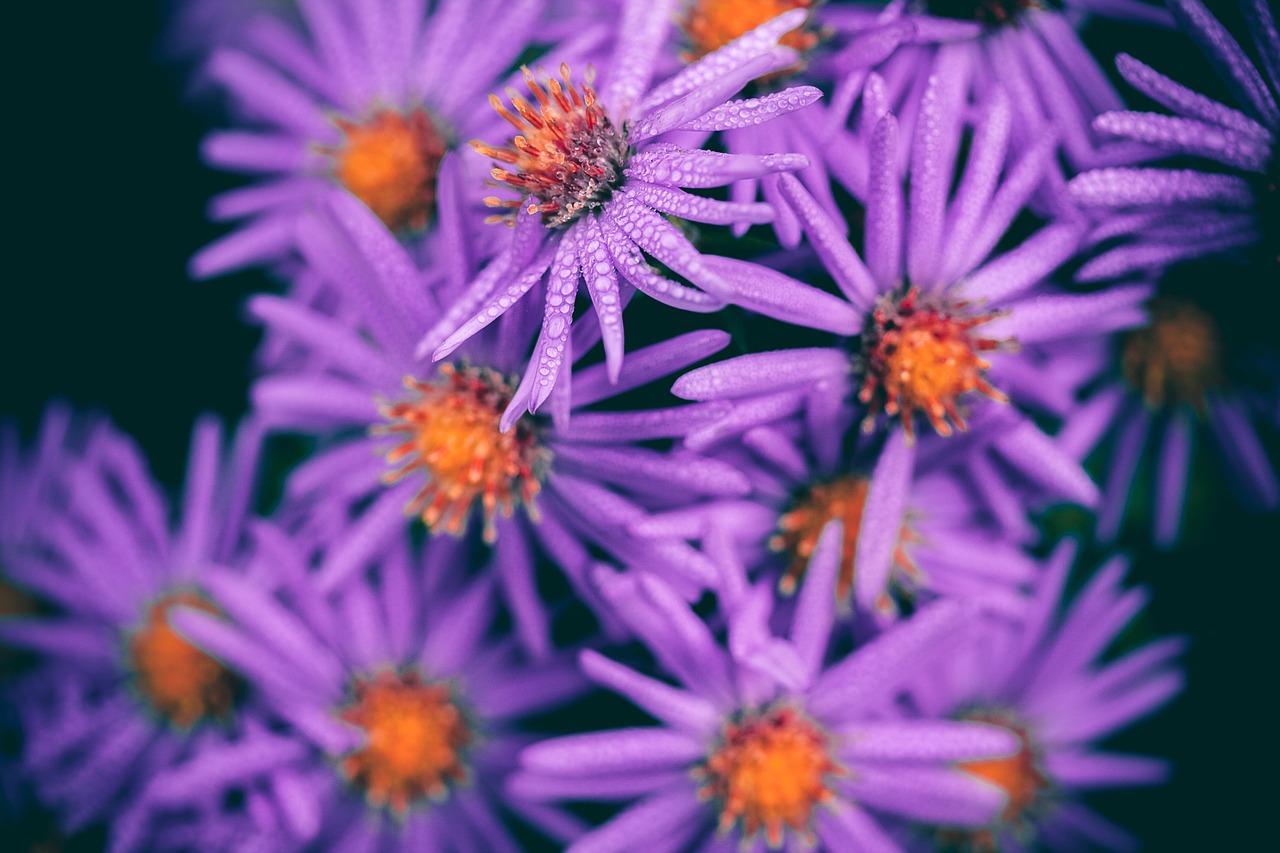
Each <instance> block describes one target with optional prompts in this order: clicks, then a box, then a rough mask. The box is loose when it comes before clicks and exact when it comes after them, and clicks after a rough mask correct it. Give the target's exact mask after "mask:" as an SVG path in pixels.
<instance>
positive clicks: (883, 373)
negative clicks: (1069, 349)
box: [858, 287, 1017, 441]
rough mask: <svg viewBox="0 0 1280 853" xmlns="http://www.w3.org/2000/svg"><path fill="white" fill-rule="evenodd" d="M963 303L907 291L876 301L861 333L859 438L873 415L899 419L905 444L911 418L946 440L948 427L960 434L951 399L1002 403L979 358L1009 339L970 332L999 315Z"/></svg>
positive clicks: (961, 423) (1009, 344) (1011, 345)
mask: <svg viewBox="0 0 1280 853" xmlns="http://www.w3.org/2000/svg"><path fill="white" fill-rule="evenodd" d="M970 309H971V306H970V304H969V303H968V302H963V301H953V300H949V299H947V298H946V297H939V296H933V295H921V293H920V291H919V289H918V288H915V287H912V288H910V289H909V290H907V292H906V293H905V294H903V295H901V296H892V295H889V296H884V297H882V298H881V300H880V302H879V303H878V304H877V305H876V308H875V311H873V312H872V315H871V318H870V320H869V321H868V323H867V328H866V330H865V331H864V332H863V335H862V352H861V356H860V358H859V363H860V366H861V368H862V370H863V373H864V377H863V382H862V388H861V390H860V391H859V393H858V399H859V400H861V401H862V402H863V403H865V404H867V405H868V406H869V411H868V413H867V416H866V419H865V420H864V421H863V422H862V429H863V431H864V432H870V431H871V430H872V429H874V427H875V420H876V417H877V415H878V414H879V413H880V412H884V413H885V414H886V415H888V416H890V417H895V416H900V418H901V421H902V428H903V431H904V432H905V433H906V435H907V440H908V441H913V440H914V439H915V427H914V423H913V421H914V419H915V413H916V412H920V413H922V414H923V415H924V416H925V417H926V418H928V420H929V423H930V424H932V425H933V428H934V430H935V431H936V432H937V433H938V434H939V435H943V436H947V435H950V434H951V430H952V425H954V426H955V428H956V429H958V430H960V431H961V432H963V431H964V430H965V429H966V424H965V420H964V416H963V415H962V414H961V412H960V409H959V406H958V400H959V398H960V396H961V395H962V394H965V393H967V392H969V391H977V392H978V393H980V394H983V395H985V396H987V397H990V398H991V399H993V400H998V401H999V402H1002V403H1005V402H1008V400H1009V398H1008V397H1006V396H1005V395H1004V394H1003V393H1001V392H1000V391H997V390H996V389H995V388H994V387H992V386H991V385H990V384H989V383H988V382H987V380H986V378H985V376H984V374H985V372H986V370H987V369H988V368H989V367H990V366H991V365H990V364H989V363H988V362H986V361H985V360H984V359H983V358H982V357H981V356H980V355H979V353H983V352H990V351H992V350H998V349H1016V348H1017V344H1016V343H1015V342H1013V341H1011V340H995V339H992V338H983V337H979V336H978V335H976V334H974V332H973V330H974V329H975V328H976V327H978V326H981V325H982V324H983V323H988V322H990V321H992V320H994V319H996V318H997V317H1001V316H1004V312H1001V311H989V312H974V311H972V310H970Z"/></svg>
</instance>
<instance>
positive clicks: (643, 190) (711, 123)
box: [418, 2, 852, 411]
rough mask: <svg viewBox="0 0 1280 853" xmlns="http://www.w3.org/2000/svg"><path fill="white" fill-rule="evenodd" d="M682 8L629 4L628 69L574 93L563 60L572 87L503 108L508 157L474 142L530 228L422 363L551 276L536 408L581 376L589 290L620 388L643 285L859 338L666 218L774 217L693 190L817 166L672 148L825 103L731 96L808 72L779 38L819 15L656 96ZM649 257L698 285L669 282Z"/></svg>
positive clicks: (817, 303) (563, 81) (797, 90)
mask: <svg viewBox="0 0 1280 853" xmlns="http://www.w3.org/2000/svg"><path fill="white" fill-rule="evenodd" d="M671 5H672V4H671V3H669V2H667V3H662V4H657V5H655V4H652V3H648V2H632V3H629V4H627V6H626V8H625V12H624V17H623V21H622V37H621V41H620V44H619V46H618V49H617V52H616V57H615V61H614V63H613V66H612V67H611V69H610V71H609V73H608V76H607V77H606V79H605V87H604V89H603V90H602V92H601V93H600V95H599V96H597V94H596V91H595V88H594V86H593V84H592V83H591V82H590V81H589V80H588V81H587V82H585V83H583V84H582V86H581V87H579V86H578V85H577V84H575V83H574V82H573V80H572V77H571V76H570V75H571V71H570V69H569V67H568V66H567V65H565V64H561V65H560V68H559V73H560V79H558V80H557V79H553V78H549V77H547V78H544V79H542V80H539V79H538V78H537V77H536V75H534V74H533V73H532V72H529V71H526V74H525V77H526V82H527V83H528V85H529V87H530V90H531V92H532V94H533V97H534V99H535V100H536V102H537V105H538V106H537V107H536V108H535V107H534V106H532V105H530V104H529V103H528V102H526V101H525V100H524V99H523V98H521V97H519V96H516V95H513V100H512V102H511V103H512V107H513V109H508V108H507V107H506V106H504V105H503V104H502V103H501V102H500V101H498V100H497V98H496V97H495V98H494V99H493V100H494V106H495V109H497V110H498V112H499V113H500V114H502V115H503V116H504V117H505V118H506V119H507V120H508V121H509V122H510V123H511V124H512V125H513V126H514V127H515V128H516V130H517V131H518V135H517V136H516V137H515V138H514V140H513V141H512V143H511V145H510V146H509V147H504V148H497V147H494V146H492V145H488V144H485V143H481V142H477V143H476V144H475V146H476V148H477V150H478V151H479V152H480V153H481V154H484V155H485V156H488V157H492V158H493V159H495V160H496V161H497V162H498V167H497V168H495V169H493V171H492V175H493V177H494V179H495V180H496V181H498V182H499V183H500V184H507V185H508V186H510V187H512V188H514V189H516V190H517V191H518V192H519V194H520V197H519V198H517V199H508V200H502V199H500V198H498V197H491V198H490V199H488V201H487V203H488V204H490V205H491V206H494V207H498V208H502V209H507V210H509V212H510V213H509V215H510V216H511V217H513V218H514V219H515V220H516V223H515V229H514V231H513V234H512V239H511V242H510V244H509V246H508V247H507V248H505V249H504V250H502V251H501V252H499V253H498V255H497V256H496V257H495V258H494V259H493V260H492V261H491V262H490V263H489V265H488V266H487V267H486V268H485V269H484V271H483V272H482V273H481V274H480V275H479V276H477V277H476V279H475V280H474V281H473V282H472V284H471V285H470V286H469V289H468V292H467V294H466V295H465V296H464V297H463V298H462V299H461V300H460V301H459V302H458V303H457V304H456V305H455V306H454V307H453V308H452V309H451V310H450V311H449V312H448V314H447V315H446V317H445V319H444V320H443V321H442V322H441V323H440V324H439V325H437V326H436V327H435V328H434V329H432V330H430V331H429V332H428V333H427V334H426V336H425V337H424V338H423V339H422V341H421V342H420V344H419V348H418V353H419V355H423V356H426V355H428V354H429V355H432V357H433V358H435V359H437V360H438V359H442V358H445V357H447V356H448V355H449V354H450V353H452V352H453V351H454V350H455V349H456V348H457V347H458V346H460V345H461V344H462V343H463V342H464V341H465V340H466V339H467V338H469V337H470V336H472V335H474V334H475V333H476V332H478V331H479V330H480V329H482V328H484V327H485V326H486V325H488V324H489V323H491V322H493V320H495V319H496V318H497V317H499V316H501V314H502V313H503V312H504V311H506V310H507V309H508V308H509V307H510V306H511V305H513V304H515V303H516V302H518V301H519V300H520V299H521V298H522V297H523V296H524V295H525V294H526V293H527V292H528V291H529V290H530V289H531V288H533V287H534V286H535V285H536V284H538V283H540V282H542V281H543V279H544V274H545V276H546V296H545V299H544V303H543V304H544V317H543V323H542V330H541V333H540V335H539V336H538V340H537V342H536V344H535V345H534V353H533V356H532V358H531V360H530V364H529V368H528V372H527V373H526V376H527V377H528V378H529V382H530V384H531V389H530V391H531V393H530V395H529V401H528V408H529V410H530V411H537V409H538V408H539V407H541V406H542V404H543V403H545V402H546V400H547V398H548V397H550V396H551V393H552V389H553V388H554V387H555V385H556V378H557V377H558V376H559V375H560V374H561V370H562V368H563V367H564V366H565V365H566V361H565V357H564V356H565V351H566V346H567V345H568V342H569V336H570V332H571V327H572V324H573V314H574V304H575V296H576V294H577V293H578V289H579V284H580V282H582V281H585V282H586V286H587V290H588V292H589V294H590V296H591V301H592V303H593V304H594V306H595V311H596V315H597V317H598V319H599V325H600V328H601V335H602V338H603V343H604V351H605V357H606V362H607V364H608V369H609V373H610V377H611V378H616V377H617V376H618V373H619V371H620V370H621V369H622V362H623V352H624V344H623V331H622V311H623V307H624V306H625V304H626V301H627V299H628V298H629V296H630V294H631V293H632V292H633V289H637V290H640V291H642V292H644V293H646V294H648V295H649V296H651V297H653V298H655V299H658V300H659V301H662V302H664V303H666V304H668V305H672V306H674V307H678V308H682V309H686V310H692V311H713V310H716V309H718V308H720V307H723V305H725V304H726V303H727V302H734V303H737V304H741V305H744V306H746V307H749V308H752V309H754V310H758V311H761V312H762V313H766V314H770V315H772V316H778V317H781V318H783V319H787V320H790V321H793V322H795V321H797V319H803V320H804V321H805V322H807V323H809V324H811V325H815V326H819V327H827V328H833V329H836V330H840V329H847V328H848V327H849V325H850V323H851V322H852V316H851V315H850V313H849V312H848V311H847V310H842V306H840V305H839V304H838V303H835V302H834V300H830V299H828V298H826V297H825V295H824V294H822V293H820V292H818V291H816V290H813V289H811V288H805V287H803V286H800V287H788V288H785V289H770V290H766V289H763V288H759V287H753V286H752V283H751V281H750V279H749V277H748V276H747V275H745V274H739V275H732V276H727V277H726V276H724V275H722V274H721V273H719V272H717V271H716V270H713V269H712V268H711V267H710V266H709V265H708V264H707V262H706V259H705V258H704V257H703V256H702V255H701V254H700V253H699V252H698V250H697V249H696V248H695V247H694V246H693V244H692V243H690V241H689V240H688V239H687V238H686V237H685V236H684V235H683V234H682V233H681V231H680V229H679V228H677V227H676V226H675V225H674V224H673V223H671V222H669V221H667V220H666V219H664V218H663V215H664V214H665V215H670V216H676V217H679V218H681V219H686V220H690V221H692V222H701V223H710V224H720V225H728V224H732V223H734V222H769V221H771V219H772V217H773V211H772V208H770V207H769V206H768V205H766V204H760V203H754V202H751V203H738V202H732V201H719V200H716V199H711V198H706V197H703V196H698V195H693V194H692V193H687V192H684V189H683V188H706V187H717V186H723V185H725V184H728V183H730V182H732V181H735V180H738V179H741V178H749V177H753V176H754V177H760V176H764V175H769V174H773V173H777V172H782V171H787V170H791V169H795V168H798V167H800V166H803V165H804V164H805V160H804V158H803V157H799V156H795V155H790V154H785V153H773V154H769V155H754V154H752V155H745V154H743V155H726V154H722V153H718V152H710V151H702V150H686V149H683V148H680V147H679V146H677V145H675V144H673V143H670V142H664V141H662V140H661V139H660V138H659V137H661V136H662V135H663V134H666V133H668V132H671V131H678V130H704V131H714V130H720V131H724V130H729V129H731V128H735V127H744V126H750V125H756V124H760V123H762V122H766V121H768V120H770V119H772V118H774V117H775V116H777V115H780V114H783V113H787V112H791V111H793V110H797V109H800V108H802V107H805V106H807V105H808V104H811V103H813V102H814V101H815V100H817V98H818V97H819V96H820V94H821V93H820V92H819V91H818V90H817V89H816V88H814V87H811V86H797V87H792V88H789V89H785V90H783V91H780V92H775V93H772V94H769V95H764V96H762V97H760V98H749V99H745V100H729V99H730V98H731V97H732V96H733V95H734V94H735V93H736V92H738V90H740V89H741V88H742V87H743V86H744V85H745V84H746V83H748V82H750V81H751V80H753V79H755V78H756V77H758V76H760V75H761V74H765V73H768V72H770V71H773V70H776V69H778V68H782V67H786V66H787V65H790V64H791V63H792V62H794V60H795V56H796V54H795V51H794V50H792V49H791V48H787V47H781V46H778V44H777V42H778V39H779V38H780V37H781V36H782V35H783V34H785V33H786V32H787V31H788V30H790V29H793V28H794V27H795V26H796V24H797V23H798V22H800V21H801V20H803V18H804V15H805V13H804V10H800V9H797V10H793V11H791V12H787V13H785V14H783V15H781V16H779V17H778V18H776V19H774V20H773V21H770V22H768V23H766V24H763V25H762V26H760V27H757V28H756V29H754V30H752V31H751V32H749V33H747V34H746V35H743V36H742V37H740V38H738V39H736V40H734V41H733V42H730V43H729V44H728V45H726V46H724V47H722V48H720V49H719V50H717V51H715V52H713V53H711V54H709V55H707V56H706V57H704V58H702V59H701V60H699V61H698V62H696V63H694V64H692V65H689V66H688V67H686V68H685V69H683V70H682V71H680V72H678V73H676V74H675V75H673V76H672V77H670V78H668V79H667V80H666V81H665V82H663V83H660V84H658V85H657V86H655V87H652V88H651V87H650V86H649V82H650V78H651V77H652V74H653V69H654V65H655V62H656V58H657V54H658V53H659V51H660V49H661V46H662V43H663V39H664V36H665V32H666V27H667V21H666V16H667V14H668V12H669V11H670V8H671ZM513 110H514V111H513ZM498 218H501V217H498ZM646 256H647V257H649V258H652V259H653V260H654V261H657V262H659V263H661V264H664V265H665V266H666V267H668V268H669V269H670V270H671V271H672V272H674V273H676V274H678V275H680V276H682V277H683V278H685V279H686V280H688V281H689V282H690V283H691V284H692V285H694V286H693V287H690V286H688V285H685V284H682V283H680V282H677V281H675V280H673V279H670V278H666V277H664V276H662V275H660V274H659V273H658V272H657V271H656V270H655V269H654V268H653V267H652V266H651V265H650V263H649V262H648V261H647V260H646Z"/></svg>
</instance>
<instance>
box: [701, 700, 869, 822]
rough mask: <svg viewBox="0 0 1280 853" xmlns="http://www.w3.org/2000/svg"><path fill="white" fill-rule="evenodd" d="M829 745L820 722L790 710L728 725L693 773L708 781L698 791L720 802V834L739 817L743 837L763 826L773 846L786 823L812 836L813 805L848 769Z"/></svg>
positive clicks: (827, 796) (828, 795) (824, 797)
mask: <svg viewBox="0 0 1280 853" xmlns="http://www.w3.org/2000/svg"><path fill="white" fill-rule="evenodd" d="M829 744H830V738H829V737H828V736H827V735H826V734H825V733H824V732H823V731H822V730H821V729H820V728H819V727H818V726H817V725H816V724H814V723H813V722H811V721H810V720H808V719H806V718H805V717H804V716H802V715H801V714H799V713H798V712H797V711H795V710H794V709H792V708H786V707H783V708H774V709H772V710H769V711H765V712H764V713H761V714H758V715H753V716H749V717H746V718H744V719H743V720H741V721H740V722H738V723H730V724H728V725H726V726H725V732H724V738H723V742H722V743H721V745H720V748H719V749H717V750H716V751H715V752H714V753H712V754H711V756H710V757H709V758H708V759H707V761H706V763H705V764H702V765H701V766H699V767H698V768H697V770H695V771H694V773H695V776H697V777H698V778H700V779H702V780H704V781H703V786H702V788H701V790H700V791H699V792H698V795H699V796H700V797H701V798H702V799H706V800H712V799H714V800H716V801H717V802H719V803H720V806H721V810H720V830H721V831H722V832H725V831H728V830H729V829H730V828H731V827H732V826H733V824H734V823H735V822H737V820H738V819H739V818H741V819H742V831H743V835H744V837H745V838H747V839H749V838H751V837H752V836H753V835H755V833H756V832H757V831H759V830H760V829H761V828H763V829H764V831H765V837H766V838H768V840H769V844H770V845H771V846H773V847H777V846H779V845H780V844H781V843H782V831H783V829H784V828H785V827H788V826H789V827H791V828H792V829H793V830H795V831H796V832H798V833H801V834H802V835H803V836H804V837H805V838H806V839H811V838H812V833H811V831H810V823H811V822H812V818H813V807H814V806H815V805H817V804H818V803H824V802H826V801H828V800H830V799H831V798H832V797H833V796H834V794H833V793H832V791H831V789H830V788H829V787H827V777H828V776H833V775H835V776H843V775H844V774H845V772H846V771H845V770H844V768H842V767H840V766H839V765H838V764H836V763H835V762H833V761H832V760H831V756H830V755H829V754H828V746H829Z"/></svg>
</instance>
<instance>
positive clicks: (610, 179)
mask: <svg viewBox="0 0 1280 853" xmlns="http://www.w3.org/2000/svg"><path fill="white" fill-rule="evenodd" d="M560 76H561V77H562V78H563V80H564V83H563V84H561V82H560V81H559V80H557V79H555V78H554V77H550V78H546V79H544V80H543V82H542V83H541V84H539V82H538V81H537V80H535V79H534V76H533V72H531V71H530V70H529V69H528V68H525V69H524V79H525V82H526V83H527V84H528V85H529V91H530V92H532V93H533V97H534V99H535V100H537V102H538V109H537V110H535V109H534V108H533V106H532V105H531V104H529V102H528V101H526V100H525V99H524V98H522V97H520V96H519V95H518V94H516V93H515V92H514V91H510V90H509V91H508V95H509V96H510V98H511V106H512V107H513V108H514V109H515V112H512V111H511V110H509V109H507V108H506V107H505V106H504V105H503V104H502V102H501V101H500V100H499V99H498V97H497V96H496V95H490V96H489V103H490V104H492V105H493V108H494V109H495V110H497V111H498V114H499V115H501V116H502V117H503V118H505V119H506V120H507V121H509V122H510V123H511V125H512V126H513V127H514V128H515V129H516V132H517V135H516V137H515V138H514V139H512V141H511V145H510V146H508V147H505V148H494V147H492V146H490V145H486V144H485V143H483V142H480V141H478V140H477V141H474V142H472V143H471V145H472V147H473V148H475V150H476V151H478V152H480V153H481V154H483V155H484V156H486V157H491V158H493V159H494V160H497V161H498V162H499V163H504V164H506V165H507V166H510V167H511V168H509V169H507V168H502V167H497V168H494V169H493V170H492V171H491V172H490V174H492V175H493V178H494V180H495V181H498V182H500V183H503V184H507V185H508V186H511V187H515V188H516V189H517V190H519V191H520V194H521V198H520V199H518V200H502V199H498V198H495V197H489V198H486V199H485V204H487V205H488V206H489V207H499V208H505V209H507V210H508V211H512V212H514V211H515V210H516V209H518V208H520V207H522V206H523V207H524V208H525V212H527V213H530V214H538V213H540V214H542V218H543V222H544V223H546V225H547V226H549V227H553V228H554V227H557V226H560V225H566V224H568V223H570V222H573V221H574V220H576V219H577V218H578V217H580V216H582V215H583V214H584V213H589V212H590V211H592V210H595V209H597V208H599V207H601V206H602V205H603V204H604V203H605V202H607V201H608V200H609V199H610V198H611V197H612V196H613V190H614V188H615V187H616V186H617V185H618V183H619V182H620V181H621V180H622V170H623V168H625V166H626V162H627V155H628V153H629V151H630V146H629V145H628V144H627V139H626V136H625V135H624V134H623V133H622V132H621V130H619V129H618V128H617V127H615V126H614V125H613V123H612V122H611V121H609V116H608V115H606V114H605V111H604V108H603V107H602V106H601V105H600V103H599V102H598V101H597V100H596V93H595V89H593V88H592V87H591V77H592V73H591V70H590V69H588V70H587V79H586V80H585V82H583V83H582V86H581V90H582V91H581V92H579V91H578V87H576V86H575V85H574V83H573V82H572V80H570V77H569V66H568V65H565V64H563V63H562V64H561V65H560ZM543 86H546V89H545V90H544V89H543ZM526 199H527V200H528V201H527V203H526ZM504 220H507V221H509V220H508V218H507V216H491V217H489V220H488V221H490V222H497V221H504Z"/></svg>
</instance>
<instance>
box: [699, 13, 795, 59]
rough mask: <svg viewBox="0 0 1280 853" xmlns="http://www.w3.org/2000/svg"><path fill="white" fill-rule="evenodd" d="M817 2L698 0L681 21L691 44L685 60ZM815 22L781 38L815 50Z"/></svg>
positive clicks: (790, 44) (787, 42)
mask: <svg viewBox="0 0 1280 853" xmlns="http://www.w3.org/2000/svg"><path fill="white" fill-rule="evenodd" d="M815 5H817V0H694V2H693V3H692V4H691V5H690V7H689V10H688V12H686V13H685V16H684V18H683V19H682V20H681V21H680V26H681V27H682V28H683V29H684V33H685V35H686V36H687V37H688V38H689V44H690V50H688V51H686V52H685V54H684V57H683V58H684V61H685V62H696V61H697V60H699V59H701V58H702V57H704V56H706V55H707V54H708V53H714V52H715V51H717V50H719V49H720V48H722V47H724V46H725V45H726V44H728V43H729V42H731V41H733V40H734V39H736V38H738V37H739V36H742V35H745V34H746V33H749V32H751V31H752V30H754V29H755V28H756V27H758V26H760V25H761V24H763V23H766V22H768V21H772V20H773V19H774V18H776V17H778V16H779V15H781V14H782V13H783V12H790V11H791V10H792V9H812V8H813V7H814V6H815ZM810 18H812V13H810ZM811 23H812V21H811V20H807V21H806V22H805V24H804V25H803V26H800V27H796V28H795V29H794V30H792V31H791V32H789V33H787V34H786V35H784V36H783V37H782V38H781V39H779V42H780V43H781V44H783V45H785V46H787V47H790V48H793V49H795V50H797V51H800V52H801V53H803V52H804V51H807V50H812V49H813V47H814V45H816V44H817V43H818V34H817V33H816V32H814V30H813V27H812V26H811Z"/></svg>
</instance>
